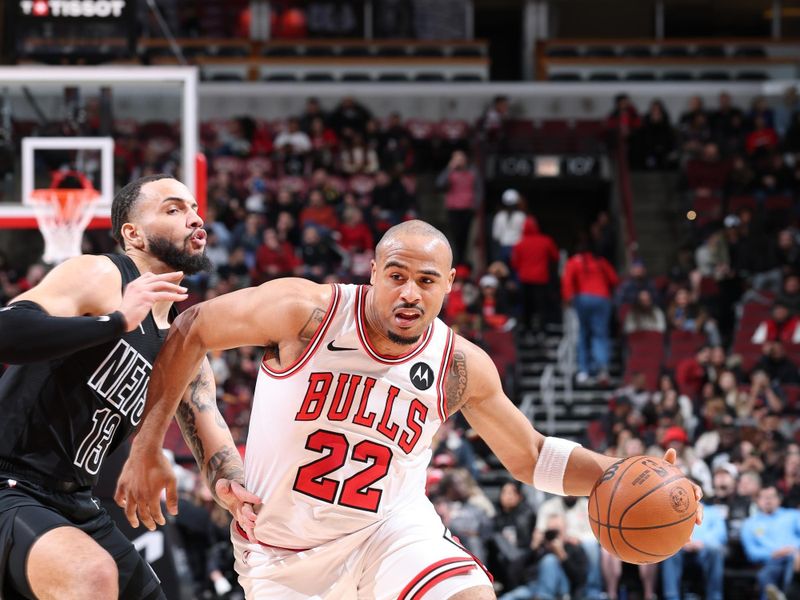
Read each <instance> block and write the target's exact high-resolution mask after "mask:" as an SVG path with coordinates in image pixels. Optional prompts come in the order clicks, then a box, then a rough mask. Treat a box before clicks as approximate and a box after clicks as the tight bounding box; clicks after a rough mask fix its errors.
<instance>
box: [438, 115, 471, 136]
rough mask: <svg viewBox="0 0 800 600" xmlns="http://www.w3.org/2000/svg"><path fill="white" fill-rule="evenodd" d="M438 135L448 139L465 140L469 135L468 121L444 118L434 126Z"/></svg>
mask: <svg viewBox="0 0 800 600" xmlns="http://www.w3.org/2000/svg"><path fill="white" fill-rule="evenodd" d="M436 131H437V133H438V134H439V135H440V137H442V138H444V139H446V140H449V141H460V140H466V139H467V137H468V136H469V132H470V126H469V123H467V122H466V121H464V120H463V119H444V120H443V121H440V122H439V124H438V126H437V127H436Z"/></svg>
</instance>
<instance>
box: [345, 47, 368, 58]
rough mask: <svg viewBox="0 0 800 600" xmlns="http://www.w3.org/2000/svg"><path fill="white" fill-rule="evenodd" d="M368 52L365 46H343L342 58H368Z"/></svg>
mask: <svg viewBox="0 0 800 600" xmlns="http://www.w3.org/2000/svg"><path fill="white" fill-rule="evenodd" d="M369 55H370V51H369V48H368V47H366V46H345V47H344V48H342V56H369Z"/></svg>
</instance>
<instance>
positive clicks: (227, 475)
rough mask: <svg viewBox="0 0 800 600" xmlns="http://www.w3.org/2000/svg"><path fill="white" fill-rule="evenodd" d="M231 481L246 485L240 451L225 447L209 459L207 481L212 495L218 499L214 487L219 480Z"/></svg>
mask: <svg viewBox="0 0 800 600" xmlns="http://www.w3.org/2000/svg"><path fill="white" fill-rule="evenodd" d="M223 478H224V479H230V480H231V481H236V482H237V483H240V484H242V485H244V465H243V464H242V457H241V456H240V455H239V451H238V450H237V449H236V448H235V447H233V446H225V447H224V448H222V449H221V450H218V451H217V452H216V453H215V454H214V455H213V456H212V457H211V458H209V459H208V465H207V466H206V480H207V481H208V487H209V488H210V489H211V493H212V494H214V497H215V498H216V495H217V494H216V491H215V489H214V487H215V486H216V483H217V481H218V480H219V479H223Z"/></svg>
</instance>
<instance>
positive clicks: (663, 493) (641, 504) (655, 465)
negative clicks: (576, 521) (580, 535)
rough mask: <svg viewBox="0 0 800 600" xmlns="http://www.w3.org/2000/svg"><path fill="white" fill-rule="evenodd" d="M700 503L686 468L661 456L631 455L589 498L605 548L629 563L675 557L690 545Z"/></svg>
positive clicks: (593, 521) (595, 528)
mask: <svg viewBox="0 0 800 600" xmlns="http://www.w3.org/2000/svg"><path fill="white" fill-rule="evenodd" d="M696 512H697V501H696V500H695V497H694V489H693V487H692V484H691V482H690V481H689V480H688V479H686V477H685V476H684V475H683V473H682V472H681V470H680V469H679V468H678V467H675V466H673V465H671V464H670V463H668V462H667V461H665V460H663V459H661V458H654V457H652V456H631V457H629V458H625V459H622V460H620V461H618V462H616V463H614V464H613V465H611V466H610V467H609V468H608V470H606V472H605V473H603V476H602V477H600V479H598V480H597V483H595V484H594V488H592V493H591V495H590V496H589V522H590V523H591V525H592V531H593V532H594V535H595V537H596V538H597V540H598V541H599V542H600V545H601V546H602V547H603V548H605V549H606V550H608V551H609V552H610V553H611V554H613V555H615V556H618V557H619V558H621V559H622V560H624V561H625V562H629V563H636V564H645V563H654V562H659V561H662V560H664V559H665V558H669V557H670V556H672V555H673V554H675V553H676V552H677V551H678V550H680V549H681V547H682V546H683V545H684V544H685V543H686V542H688V541H689V538H690V537H691V535H692V529H694V519H695V513H696Z"/></svg>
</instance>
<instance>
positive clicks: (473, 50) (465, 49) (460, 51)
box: [452, 46, 483, 58]
mask: <svg viewBox="0 0 800 600" xmlns="http://www.w3.org/2000/svg"><path fill="white" fill-rule="evenodd" d="M452 55H453V56H461V57H464V58H478V57H481V56H483V52H482V51H481V49H480V48H477V47H475V46H456V47H455V48H453V52H452Z"/></svg>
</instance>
